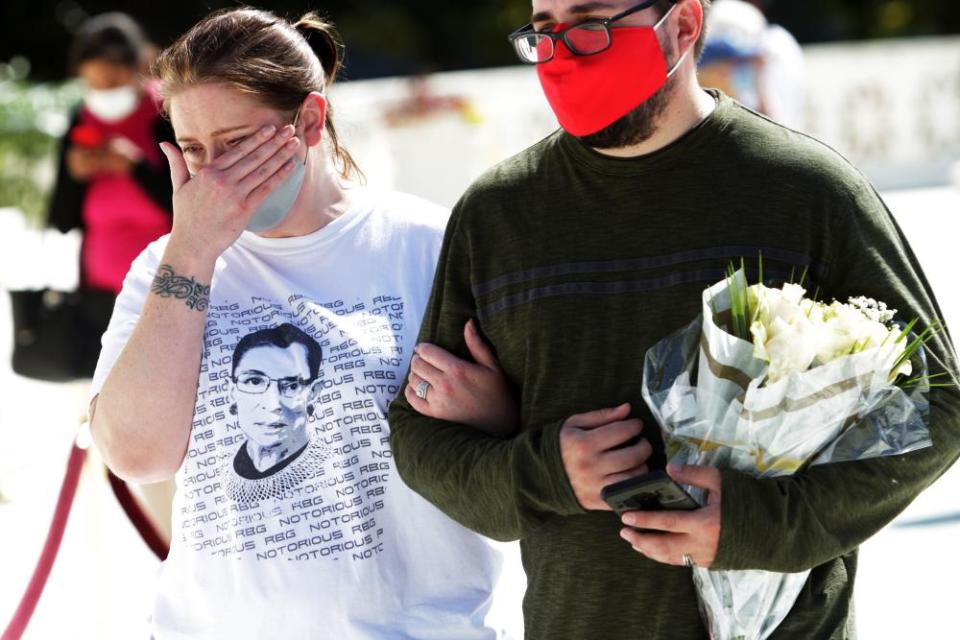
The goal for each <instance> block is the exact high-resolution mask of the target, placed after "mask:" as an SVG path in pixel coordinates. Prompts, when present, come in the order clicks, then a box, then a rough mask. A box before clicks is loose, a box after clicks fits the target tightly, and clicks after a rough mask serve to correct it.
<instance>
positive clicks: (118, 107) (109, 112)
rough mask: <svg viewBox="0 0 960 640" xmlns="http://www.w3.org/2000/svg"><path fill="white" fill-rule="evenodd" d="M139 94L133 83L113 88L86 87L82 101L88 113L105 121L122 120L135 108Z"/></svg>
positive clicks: (138, 100)
mask: <svg viewBox="0 0 960 640" xmlns="http://www.w3.org/2000/svg"><path fill="white" fill-rule="evenodd" d="M139 102H140V95H139V93H138V92H137V88H136V87H135V86H134V85H130V84H128V85H125V86H122V87H116V88H114V89H88V90H87V93H86V96H85V97H84V99H83V103H84V104H85V105H86V107H87V109H89V110H90V113H92V114H93V115H95V116H96V117H98V118H100V119H101V120H103V121H105V122H118V121H120V120H123V119H124V118H126V117H127V116H129V115H130V114H131V113H133V112H134V111H135V110H136V109H137V105H138V104H139Z"/></svg>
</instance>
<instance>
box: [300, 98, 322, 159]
mask: <svg viewBox="0 0 960 640" xmlns="http://www.w3.org/2000/svg"><path fill="white" fill-rule="evenodd" d="M326 124H327V99H326V97H324V95H323V94H322V93H319V92H317V91H311V92H310V93H309V94H308V95H307V97H306V98H305V99H304V101H303V104H301V105H300V117H299V119H298V120H297V125H298V128H299V129H300V130H301V131H303V138H304V140H305V141H306V143H307V146H308V147H314V146H316V145H318V144H319V143H320V141H321V140H322V139H323V132H324V127H325V126H326Z"/></svg>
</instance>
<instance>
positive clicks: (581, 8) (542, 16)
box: [530, 2, 619, 22]
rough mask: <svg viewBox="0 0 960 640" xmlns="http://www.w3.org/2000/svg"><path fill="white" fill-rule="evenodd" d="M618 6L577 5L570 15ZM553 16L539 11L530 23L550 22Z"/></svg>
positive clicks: (594, 3) (531, 17) (531, 18)
mask: <svg viewBox="0 0 960 640" xmlns="http://www.w3.org/2000/svg"><path fill="white" fill-rule="evenodd" d="M618 8H619V7H618V5H615V4H612V3H610V2H584V3H583V4H575V5H573V6H572V7H570V13H592V12H593V11H596V10H597V9H618ZM552 17H553V16H552V15H551V14H550V12H549V11H538V12H537V13H535V14H533V15H532V16H530V22H544V21H546V20H549V19H550V18H552Z"/></svg>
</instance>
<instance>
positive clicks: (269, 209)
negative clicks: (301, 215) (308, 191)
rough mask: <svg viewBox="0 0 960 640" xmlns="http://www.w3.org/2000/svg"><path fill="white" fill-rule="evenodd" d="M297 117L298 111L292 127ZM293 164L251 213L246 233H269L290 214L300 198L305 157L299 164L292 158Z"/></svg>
mask: <svg viewBox="0 0 960 640" xmlns="http://www.w3.org/2000/svg"><path fill="white" fill-rule="evenodd" d="M299 116H300V112H299V111H298V112H297V116H296V117H295V118H294V119H293V125H294V126H296V125H297V118H299ZM304 146H306V145H304ZM294 162H295V163H296V166H295V167H294V169H293V173H291V174H290V175H289V176H287V179H286V180H284V181H283V182H282V183H280V185H279V186H278V187H277V188H276V189H274V190H273V191H271V192H270V195H268V196H267V197H266V199H265V200H264V201H263V202H261V203H260V206H258V207H257V210H256V211H255V212H254V213H253V217H252V218H250V222H248V223H247V227H246V228H247V231H253V232H254V233H257V232H260V231H269V230H270V229H273V228H274V227H276V226H277V225H279V224H280V223H281V222H283V221H284V219H285V218H286V217H287V216H288V215H289V214H290V210H291V209H293V205H294V204H295V203H296V201H297V198H298V197H299V196H300V189H301V188H303V180H304V178H305V177H306V174H307V158H306V156H304V158H303V162H300V161H299V160H298V159H297V157H296V156H294Z"/></svg>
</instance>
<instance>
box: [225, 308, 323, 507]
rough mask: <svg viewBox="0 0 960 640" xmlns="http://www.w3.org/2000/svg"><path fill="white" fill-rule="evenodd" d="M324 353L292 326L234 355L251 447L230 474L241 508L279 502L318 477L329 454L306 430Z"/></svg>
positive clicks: (269, 332) (255, 338)
mask: <svg viewBox="0 0 960 640" xmlns="http://www.w3.org/2000/svg"><path fill="white" fill-rule="evenodd" d="M321 359H322V351H321V349H320V345H319V344H317V342H316V340H314V339H313V338H311V337H310V336H308V335H307V334H306V333H304V332H303V331H301V330H300V329H298V328H296V327H295V326H293V325H292V324H282V325H280V326H278V327H275V328H272V329H262V330H260V331H256V332H254V333H250V334H247V335H246V336H244V337H243V339H241V340H240V342H238V343H237V347H236V349H234V351H233V378H232V379H233V389H232V390H231V394H232V400H233V403H234V404H232V405H231V407H230V412H231V413H232V414H234V415H236V416H237V418H238V422H239V425H240V429H241V430H242V431H243V433H244V435H246V437H247V439H246V441H245V442H244V443H243V444H241V445H240V447H239V448H238V449H237V453H236V455H235V456H234V457H233V459H232V462H231V464H230V465H229V468H228V469H226V470H225V471H226V477H227V485H226V488H227V493H228V495H229V496H230V497H231V498H232V499H233V500H236V501H238V502H244V503H247V502H256V501H259V500H265V499H267V498H278V497H280V496H282V495H283V494H284V493H286V492H287V491H289V490H291V489H294V488H296V487H297V486H299V485H300V484H302V483H303V482H304V481H305V480H307V479H309V478H312V477H314V476H316V475H317V470H318V469H321V467H320V465H319V463H321V462H323V461H324V460H326V459H327V458H328V457H330V449H329V448H327V447H326V446H324V445H323V444H322V443H320V442H319V441H317V442H311V438H310V432H311V429H308V428H307V424H308V422H309V419H310V416H312V415H313V412H314V407H313V402H314V401H315V400H316V397H317V394H318V384H319V383H317V382H316V380H317V374H318V373H319V371H320V362H321Z"/></svg>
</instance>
